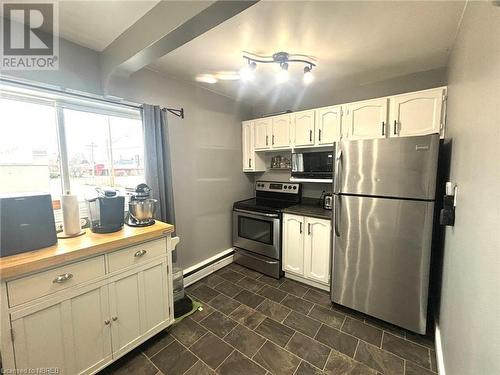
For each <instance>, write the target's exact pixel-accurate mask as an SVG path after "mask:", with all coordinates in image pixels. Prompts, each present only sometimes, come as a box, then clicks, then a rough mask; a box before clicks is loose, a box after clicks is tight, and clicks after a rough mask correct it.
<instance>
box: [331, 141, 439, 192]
mask: <svg viewBox="0 0 500 375" xmlns="http://www.w3.org/2000/svg"><path fill="white" fill-rule="evenodd" d="M338 150H339V151H338V152H337V157H336V159H337V160H336V164H337V175H338V177H337V176H336V178H335V187H334V189H335V191H336V192H341V193H344V194H358V195H375V196H382V197H398V198H413V199H429V200H433V199H434V195H435V189H436V171H437V162H438V151H439V134H431V135H426V136H419V137H398V138H387V139H373V140H359V141H342V142H340V144H339V148H338Z"/></svg>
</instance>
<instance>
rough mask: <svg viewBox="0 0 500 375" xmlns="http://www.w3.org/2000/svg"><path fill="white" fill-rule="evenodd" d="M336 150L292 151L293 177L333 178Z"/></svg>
mask: <svg viewBox="0 0 500 375" xmlns="http://www.w3.org/2000/svg"><path fill="white" fill-rule="evenodd" d="M333 155H334V150H330V151H307V152H294V153H292V177H293V178H297V179H324V180H331V179H332V178H333V163H334V157H333Z"/></svg>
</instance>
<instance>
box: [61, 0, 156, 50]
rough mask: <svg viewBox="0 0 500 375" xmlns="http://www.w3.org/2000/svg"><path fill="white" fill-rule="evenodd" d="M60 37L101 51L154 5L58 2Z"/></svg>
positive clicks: (112, 0) (124, 0) (123, 0)
mask: <svg viewBox="0 0 500 375" xmlns="http://www.w3.org/2000/svg"><path fill="white" fill-rule="evenodd" d="M58 3H59V35H60V36H61V37H62V38H64V39H67V40H69V41H71V42H74V43H77V44H80V45H82V46H84V47H87V48H90V49H93V50H95V51H102V50H103V49H104V48H106V47H107V46H108V45H109V44H110V43H111V42H112V41H113V40H115V39H116V38H117V37H118V36H119V35H120V34H121V33H123V32H124V31H125V30H126V29H128V28H129V27H130V26H131V25H132V24H134V23H135V22H136V21H137V20H138V19H139V18H141V17H142V16H143V15H144V14H145V13H146V12H148V11H149V10H150V9H151V8H153V7H154V6H155V5H156V4H157V3H158V0H156V1H149V0H143V1H133V0H131V1H129V0H100V1H91V0H86V1H59V2H58Z"/></svg>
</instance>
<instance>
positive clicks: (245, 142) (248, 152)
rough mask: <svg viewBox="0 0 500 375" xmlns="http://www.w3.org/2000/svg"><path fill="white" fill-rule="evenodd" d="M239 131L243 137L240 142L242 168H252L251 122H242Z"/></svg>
mask: <svg viewBox="0 0 500 375" xmlns="http://www.w3.org/2000/svg"><path fill="white" fill-rule="evenodd" d="M241 131H242V137H243V138H242V142H241V149H242V153H243V170H252V154H253V147H252V123H251V122H250V121H246V122H243V125H242V129H241Z"/></svg>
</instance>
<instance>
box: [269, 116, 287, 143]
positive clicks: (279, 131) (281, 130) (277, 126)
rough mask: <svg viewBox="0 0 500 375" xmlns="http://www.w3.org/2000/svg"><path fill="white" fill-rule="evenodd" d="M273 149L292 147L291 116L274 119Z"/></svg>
mask: <svg viewBox="0 0 500 375" xmlns="http://www.w3.org/2000/svg"><path fill="white" fill-rule="evenodd" d="M271 146H272V148H287V147H290V115H282V116H276V117H272V139H271Z"/></svg>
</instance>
